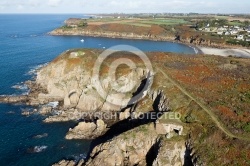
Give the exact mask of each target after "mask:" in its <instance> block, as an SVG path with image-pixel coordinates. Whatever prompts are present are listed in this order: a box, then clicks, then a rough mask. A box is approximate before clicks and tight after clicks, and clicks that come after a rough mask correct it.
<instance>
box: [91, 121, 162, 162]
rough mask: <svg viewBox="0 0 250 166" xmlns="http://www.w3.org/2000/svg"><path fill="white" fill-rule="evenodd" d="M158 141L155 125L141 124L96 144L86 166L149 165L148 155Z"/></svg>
mask: <svg viewBox="0 0 250 166" xmlns="http://www.w3.org/2000/svg"><path fill="white" fill-rule="evenodd" d="M157 142H158V136H157V134H156V133H155V131H154V129H153V125H149V126H140V127H138V128H135V129H133V130H131V131H128V132H125V133H122V134H121V135H119V136H117V137H115V138H113V139H112V140H109V141H107V142H105V143H103V144H100V145H98V146H96V147H95V148H94V149H93V151H92V152H91V154H90V159H89V160H88V161H87V162H86V166H99V165H100V163H101V165H106V166H113V165H120V166H125V165H141V166H143V165H147V162H148V161H147V157H146V156H147V155H148V154H149V153H150V150H151V149H152V147H154V146H155V144H156V143H157Z"/></svg>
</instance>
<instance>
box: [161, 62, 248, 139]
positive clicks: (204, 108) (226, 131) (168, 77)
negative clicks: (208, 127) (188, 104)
mask: <svg viewBox="0 0 250 166" xmlns="http://www.w3.org/2000/svg"><path fill="white" fill-rule="evenodd" d="M164 68H165V66H164ZM156 69H157V70H158V71H160V72H161V73H162V74H163V75H164V77H165V78H167V79H168V80H169V81H170V82H171V83H172V84H173V85H175V86H176V87H177V88H178V89H179V90H180V91H181V92H182V93H184V94H185V95H187V96H188V97H189V98H190V99H192V100H193V101H194V102H196V103H197V104H198V105H199V106H200V107H201V108H202V109H203V110H204V111H206V113H207V114H208V115H209V116H210V117H211V119H212V120H213V121H214V123H215V124H216V125H217V126H218V128H219V129H221V130H222V131H223V132H224V133H225V134H226V135H227V136H229V137H232V138H237V139H240V140H243V141H250V138H247V137H243V136H238V135H235V134H233V133H232V132H231V131H229V130H228V129H227V128H226V127H225V126H224V124H223V123H222V122H220V121H219V119H218V118H217V116H216V115H215V114H214V112H213V111H212V110H211V108H209V107H207V106H206V105H204V104H203V103H202V102H200V101H199V100H198V99H196V98H195V97H194V96H193V95H192V94H190V93H189V92H188V91H186V90H185V89H184V88H183V87H182V86H181V85H179V84H178V83H177V82H176V81H174V80H173V79H172V78H171V77H170V76H168V75H167V74H166V73H165V72H164V71H163V70H162V69H160V68H158V67H156ZM165 69H166V70H167V68H165Z"/></svg>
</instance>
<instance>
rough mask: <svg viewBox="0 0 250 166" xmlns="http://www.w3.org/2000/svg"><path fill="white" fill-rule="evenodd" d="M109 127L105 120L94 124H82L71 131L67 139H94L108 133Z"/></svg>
mask: <svg viewBox="0 0 250 166" xmlns="http://www.w3.org/2000/svg"><path fill="white" fill-rule="evenodd" d="M106 127H107V125H106V124H105V123H104V121H103V120H100V119H99V120H97V121H96V123H94V122H80V123H79V124H78V125H77V126H76V127H74V128H73V129H71V128H70V129H69V132H68V133H67V135H66V137H65V138H66V139H94V138H96V137H98V136H100V135H102V134H103V133H104V132H106V131H107V128H106Z"/></svg>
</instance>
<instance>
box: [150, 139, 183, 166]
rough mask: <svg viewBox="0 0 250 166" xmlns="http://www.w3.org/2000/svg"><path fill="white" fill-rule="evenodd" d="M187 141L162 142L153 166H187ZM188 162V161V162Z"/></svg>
mask: <svg viewBox="0 0 250 166" xmlns="http://www.w3.org/2000/svg"><path fill="white" fill-rule="evenodd" d="M185 153H186V146H185V140H181V141H176V140H172V141H171V140H169V141H162V142H161V145H160V148H159V150H158V152H157V154H158V155H157V157H156V159H155V160H154V162H153V166H180V165H185V164H187V163H185V155H186V154H185ZM186 162H187V161H186Z"/></svg>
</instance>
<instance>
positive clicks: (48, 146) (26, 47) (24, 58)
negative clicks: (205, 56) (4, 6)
mask: <svg viewBox="0 0 250 166" xmlns="http://www.w3.org/2000/svg"><path fill="white" fill-rule="evenodd" d="M70 17H84V16H83V15H0V23H1V24H0V95H13V94H23V93H27V88H25V87H22V83H23V82H24V81H26V80H29V79H32V78H33V77H34V71H35V69H36V68H38V67H39V66H41V65H43V64H45V63H48V62H50V61H51V60H52V59H54V58H55V57H56V56H58V55H59V54H60V53H62V52H63V51H65V50H67V49H70V48H101V49H102V48H108V47H111V46H115V45H119V44H126V45H132V46H135V47H137V48H139V49H141V50H142V51H166V52H178V53H186V54H194V53H195V51H194V49H193V48H191V47H188V46H185V45H182V44H177V43H170V42H154V41H146V40H145V41H144V40H143V41H141V40H125V39H109V38H94V37H78V36H73V37H70V36H66V37H65V36H49V35H47V33H48V32H49V31H51V30H53V29H55V28H56V27H59V26H61V25H63V21H64V20H65V19H67V18H70ZM81 39H84V42H83V43H82V42H80V40H81ZM187 56H188V55H187ZM15 85H19V86H21V87H22V88H21V89H16V88H14V87H15ZM23 109H32V108H29V107H27V106H24V105H9V104H0V165H18V166H19V165H32V166H33V165H39V166H43V165H44V166H46V165H51V164H52V163H54V162H57V161H59V160H61V159H63V158H68V159H77V158H79V157H83V158H84V156H86V154H87V152H88V151H89V146H90V143H91V142H90V141H86V140H77V141H67V140H65V139H64V136H65V134H66V132H67V130H68V128H69V127H73V126H74V125H75V123H74V122H68V123H54V124H44V123H42V120H43V119H44V117H42V116H40V115H32V116H30V117H24V116H22V115H21V111H22V110H23ZM36 135H45V136H46V137H43V138H34V136H36ZM34 149H35V151H36V152H33V151H34Z"/></svg>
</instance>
